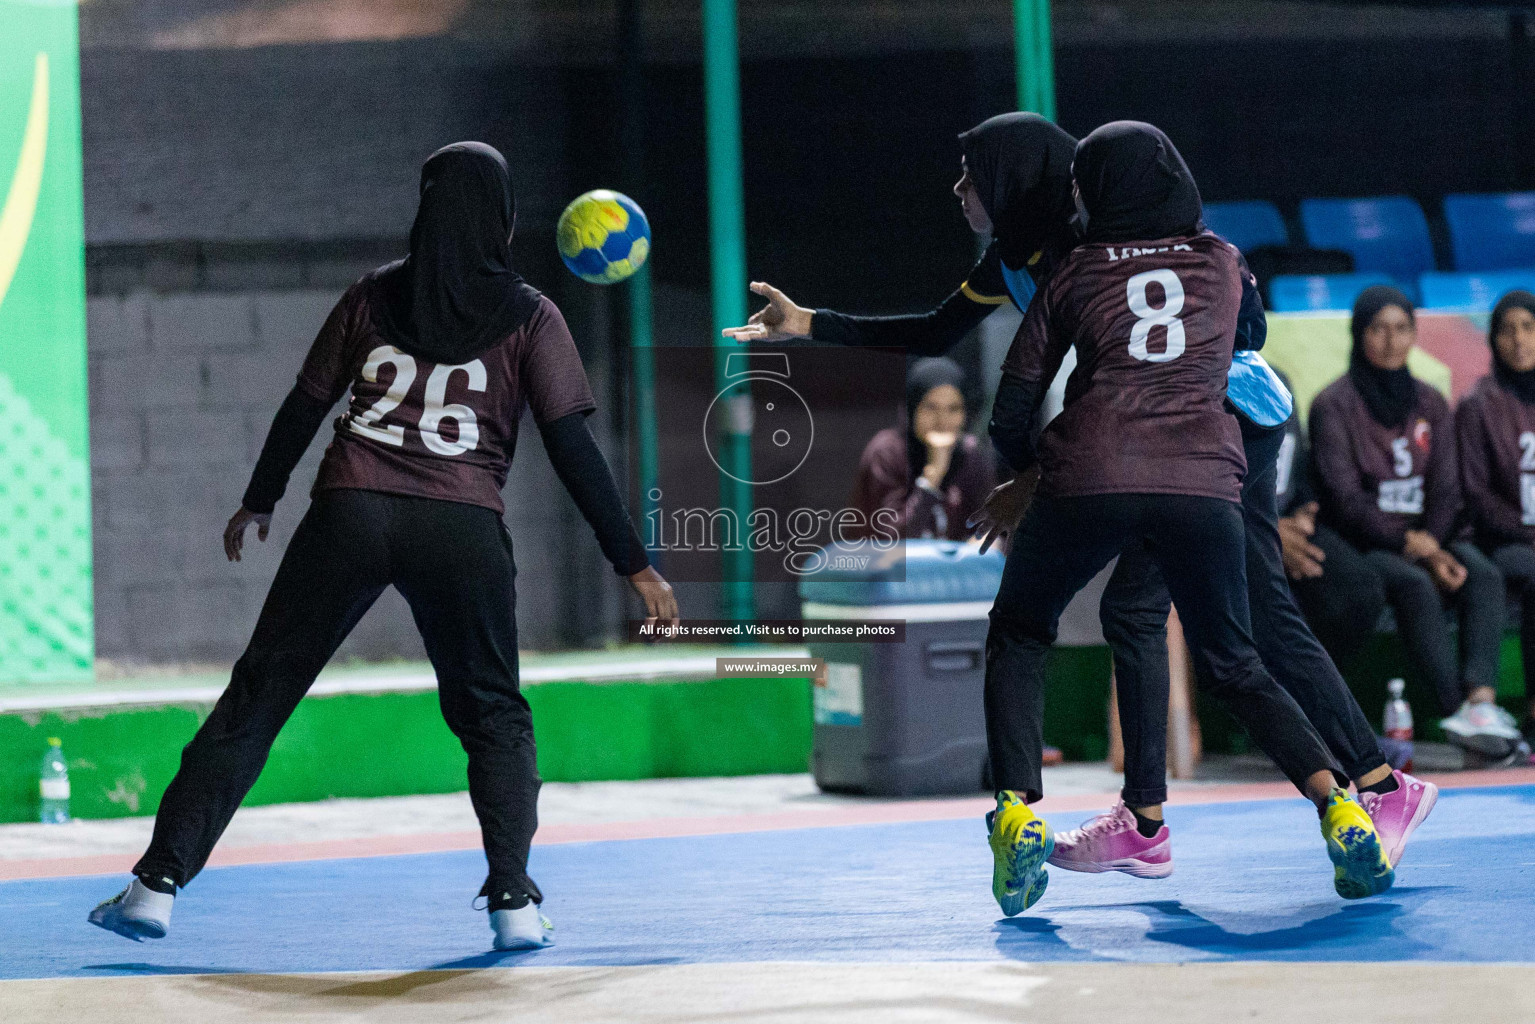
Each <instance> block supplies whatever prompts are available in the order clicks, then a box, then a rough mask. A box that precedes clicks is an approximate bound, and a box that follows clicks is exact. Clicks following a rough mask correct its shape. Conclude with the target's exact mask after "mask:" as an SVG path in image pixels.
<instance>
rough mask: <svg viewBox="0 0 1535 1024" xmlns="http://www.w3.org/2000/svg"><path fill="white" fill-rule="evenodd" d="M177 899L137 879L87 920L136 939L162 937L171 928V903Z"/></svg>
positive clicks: (103, 904)
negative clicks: (156, 890)
mask: <svg viewBox="0 0 1535 1024" xmlns="http://www.w3.org/2000/svg"><path fill="white" fill-rule="evenodd" d="M175 902H176V897H175V896H174V895H172V894H171V893H165V892H155V891H154V890H153V889H151V888H149V887H148V886H147V885H145V884H144V883H143V882H141V881H139V880H138V879H137V878H135V879H134V880H133V881H132V882H131V883H129V885H128V888H126V889H124V890H123V891H122V892H120V893H118V894H117V895H116V896H113V897H112V898H111V899H109V900H107V901H106V902H105V903H102V904H100V905H99V906H97V907H96V909H95V910H93V911H91V912H90V915H89V916H88V917H87V918H86V920H87V921H89V922H90V923H91V924H93V925H96V926H97V927H98V928H105V929H106V930H107V931H109V932H116V933H117V934H119V935H121V936H123V937H124V938H127V939H132V940H133V941H135V942H143V941H144V940H145V939H163V938H165V933H166V932H168V931H170V927H171V905H172V904H174V903H175Z"/></svg>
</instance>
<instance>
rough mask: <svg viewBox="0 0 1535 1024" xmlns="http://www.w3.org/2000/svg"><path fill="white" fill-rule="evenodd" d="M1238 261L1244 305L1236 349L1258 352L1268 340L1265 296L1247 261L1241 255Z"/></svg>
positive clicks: (1240, 316) (1239, 320) (1238, 316)
mask: <svg viewBox="0 0 1535 1024" xmlns="http://www.w3.org/2000/svg"><path fill="white" fill-rule="evenodd" d="M1237 260H1238V262H1239V265H1240V268H1241V271H1242V305H1241V308H1240V309H1239V310H1238V311H1237V337H1236V349H1237V351H1238V352H1241V351H1244V350H1245V351H1249V352H1256V351H1258V350H1259V349H1261V348H1262V347H1263V343H1264V342H1265V341H1267V340H1268V333H1269V322H1268V318H1267V317H1266V316H1264V314H1263V295H1262V293H1260V292H1259V291H1258V279H1257V278H1256V277H1254V276H1253V272H1252V271H1251V270H1249V269H1247V260H1245V259H1243V258H1242V256H1241V254H1238V256H1237ZM1286 386H1288V385H1286Z"/></svg>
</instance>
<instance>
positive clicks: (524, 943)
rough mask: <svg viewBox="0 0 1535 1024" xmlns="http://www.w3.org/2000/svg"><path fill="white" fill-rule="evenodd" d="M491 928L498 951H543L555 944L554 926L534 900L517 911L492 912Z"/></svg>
mask: <svg viewBox="0 0 1535 1024" xmlns="http://www.w3.org/2000/svg"><path fill="white" fill-rule="evenodd" d="M490 928H491V930H492V931H494V932H495V933H496V942H495V947H496V948H497V949H502V950H506V949H543V948H544V947H545V946H548V945H550V944H552V943H553V942H554V937H553V936H552V935H551V934H550V933H551V932H553V931H554V925H553V924H551V923H550V921H549V919H548V918H547V917H545V916H544V915H543V914H542V913H540V912H539V909H538V904H537V903H534V902H533V901H532V900H529V901H528V902H527V904H526V905H525V906H521V907H518V908H516V909H515V910H492V911H491V912H490Z"/></svg>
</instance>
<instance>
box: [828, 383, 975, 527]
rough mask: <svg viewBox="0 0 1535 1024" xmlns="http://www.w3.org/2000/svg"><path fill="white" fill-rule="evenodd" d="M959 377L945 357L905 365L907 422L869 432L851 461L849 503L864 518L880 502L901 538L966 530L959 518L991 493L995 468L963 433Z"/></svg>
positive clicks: (878, 507)
mask: <svg viewBox="0 0 1535 1024" xmlns="http://www.w3.org/2000/svg"><path fill="white" fill-rule="evenodd" d="M964 379H965V374H964V371H963V370H961V369H960V368H959V364H957V363H955V362H954V361H953V360H952V359H945V358H942V357H934V358H929V359H919V360H917V362H916V363H914V364H913V365H912V367H911V370H910V371H909V372H908V373H907V376H906V422H905V423H904V424H902V425H900V426H896V427H887V428H885V429H884V430H881V431H880V432H879V433H877V434H875V435H874V438H873V440H871V441H870V442H869V444H868V446H867V447H866V448H864V450H863V457H862V458H861V459H859V460H858V476H857V478H856V479H855V480H854V483H853V498H852V503H853V507H854V508H857V509H859V510H861V511H862V512H863V513H864V516H865V519H866V520H867V519H868V518H869V517H871V516H873V514H874V513H875V512H876V511H877V510H879V509H881V508H886V509H892V510H893V511H894V512H895V528H896V530H897V531H898V532H899V533H900V535H901V536H902V537H906V538H911V537H939V538H948V539H950V540H963V539H964V538H966V537H968V536H969V535H970V528H969V527H968V526H966V525H965V520H966V519H967V518H969V516H970V515H971V514H972V513H973V512H975V511H976V510H977V509H979V508H980V507H981V504H982V503H983V502H984V501H985V500H986V496H987V495H988V494H990V493H991V489H992V487H993V486H994V485H995V484H996V470H995V468H994V467H993V465H992V461H991V454H990V452H989V451H987V450H986V449H985V448H983V447H982V446H981V445H980V444H979V443H977V441H976V439H975V437H974V436H972V435H970V434H967V433H965V395H964V391H963V385H964ZM849 532H851V531H849ZM866 535H867V534H866Z"/></svg>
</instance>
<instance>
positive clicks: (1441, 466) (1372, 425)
mask: <svg viewBox="0 0 1535 1024" xmlns="http://www.w3.org/2000/svg"><path fill="white" fill-rule="evenodd" d="M1414 383H1415V385H1416V386H1417V392H1418V394H1417V400H1416V401H1415V402H1414V404H1413V409H1412V411H1411V412H1409V413H1408V414H1407V419H1406V421H1405V422H1404V423H1403V424H1402V425H1401V426H1397V427H1383V426H1381V425H1380V423H1379V422H1377V421H1376V419H1375V418H1374V417H1373V416H1371V415H1370V410H1369V408H1368V407H1367V406H1366V405H1365V404H1364V399H1363V398H1362V397H1361V396H1360V394H1359V389H1358V388H1357V387H1355V386H1354V381H1353V379H1352V378H1351V377H1349V376H1348V375H1347V374H1344V375H1343V376H1342V377H1340V378H1339V379H1338V380H1335V381H1333V382H1332V383H1331V384H1329V385H1327V387H1325V388H1323V389H1322V392H1321V394H1319V395H1317V396H1316V399H1315V400H1314V401H1312V403H1311V422H1310V431H1309V433H1310V434H1311V458H1312V461H1313V462H1314V463H1315V465H1316V477H1317V479H1316V485H1317V491H1318V495H1317V497H1318V498H1319V499H1320V505H1321V516H1322V520H1323V521H1324V522H1326V523H1327V524H1328V525H1329V526H1331V527H1332V528H1333V529H1335V530H1337V531H1338V532H1339V533H1341V534H1343V535H1344V536H1345V537H1347V538H1349V539H1350V540H1351V541H1353V542H1354V543H1355V544H1357V545H1359V546H1361V547H1366V548H1382V549H1385V550H1387V551H1401V550H1402V546H1403V545H1404V544H1406V543H1407V531H1408V530H1427V531H1428V532H1429V533H1432V534H1433V535H1434V536H1435V537H1436V538H1437V539H1438V540H1439V541H1440V542H1441V543H1443V542H1445V541H1448V540H1449V539H1450V533H1451V531H1452V530H1453V528H1454V526H1455V520H1456V517H1457V516H1458V515H1459V512H1460V486H1459V482H1458V481H1457V479H1456V468H1455V461H1456V460H1455V437H1454V425H1453V423H1452V422H1451V420H1450V407H1449V404H1448V403H1446V402H1445V400H1444V396H1443V395H1441V394H1440V393H1439V392H1437V391H1435V390H1434V389H1433V388H1431V387H1429V386H1428V385H1427V384H1425V383H1423V382H1422V381H1415V382H1414Z"/></svg>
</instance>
